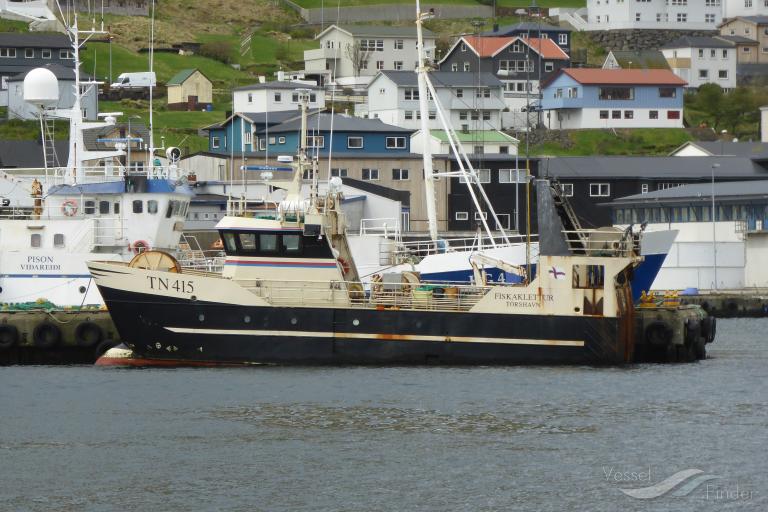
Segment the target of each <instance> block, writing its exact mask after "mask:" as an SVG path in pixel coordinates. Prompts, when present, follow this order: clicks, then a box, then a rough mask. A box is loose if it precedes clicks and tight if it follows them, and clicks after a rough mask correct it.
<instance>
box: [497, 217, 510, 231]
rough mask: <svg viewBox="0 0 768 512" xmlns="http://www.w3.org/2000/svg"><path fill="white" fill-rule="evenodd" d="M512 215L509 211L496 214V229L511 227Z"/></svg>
mask: <svg viewBox="0 0 768 512" xmlns="http://www.w3.org/2000/svg"><path fill="white" fill-rule="evenodd" d="M511 217H512V216H511V215H510V214H508V213H499V214H497V215H496V218H497V219H498V220H497V222H496V229H509V226H510V220H511Z"/></svg>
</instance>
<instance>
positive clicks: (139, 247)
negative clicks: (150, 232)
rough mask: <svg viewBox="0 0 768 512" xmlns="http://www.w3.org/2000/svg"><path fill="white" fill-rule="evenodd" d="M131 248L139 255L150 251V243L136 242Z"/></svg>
mask: <svg viewBox="0 0 768 512" xmlns="http://www.w3.org/2000/svg"><path fill="white" fill-rule="evenodd" d="M130 247H131V250H132V251H133V253H134V254H139V253H140V252H146V251H148V250H149V242H147V241H145V240H136V241H135V242H133V243H132V244H131V245H130Z"/></svg>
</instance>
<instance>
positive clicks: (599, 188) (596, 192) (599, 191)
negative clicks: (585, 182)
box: [589, 183, 611, 197]
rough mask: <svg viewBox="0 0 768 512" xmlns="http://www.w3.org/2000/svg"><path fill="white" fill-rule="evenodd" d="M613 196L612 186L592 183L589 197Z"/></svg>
mask: <svg viewBox="0 0 768 512" xmlns="http://www.w3.org/2000/svg"><path fill="white" fill-rule="evenodd" d="M610 195H611V186H610V184H608V183H590V184H589V197H608V196H610Z"/></svg>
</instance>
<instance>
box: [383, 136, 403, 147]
mask: <svg viewBox="0 0 768 512" xmlns="http://www.w3.org/2000/svg"><path fill="white" fill-rule="evenodd" d="M386 148H387V149H405V137H387V139H386Z"/></svg>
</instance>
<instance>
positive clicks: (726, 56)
mask: <svg viewBox="0 0 768 512" xmlns="http://www.w3.org/2000/svg"><path fill="white" fill-rule="evenodd" d="M723 58H724V59H727V58H728V50H723Z"/></svg>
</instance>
